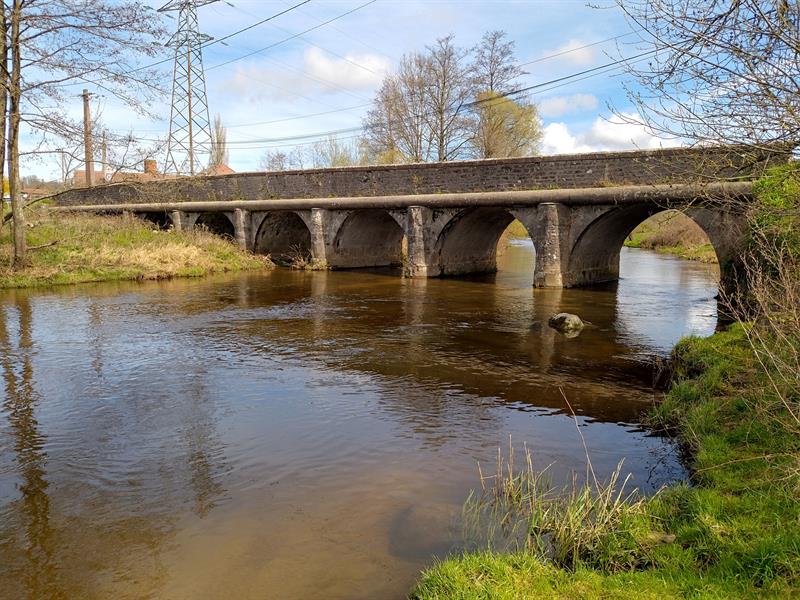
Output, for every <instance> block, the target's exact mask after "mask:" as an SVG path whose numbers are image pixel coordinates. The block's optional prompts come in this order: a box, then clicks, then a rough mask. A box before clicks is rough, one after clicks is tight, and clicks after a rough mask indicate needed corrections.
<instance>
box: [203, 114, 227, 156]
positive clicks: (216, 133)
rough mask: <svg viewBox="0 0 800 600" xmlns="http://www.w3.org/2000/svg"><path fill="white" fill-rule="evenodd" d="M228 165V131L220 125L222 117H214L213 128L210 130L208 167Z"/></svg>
mask: <svg viewBox="0 0 800 600" xmlns="http://www.w3.org/2000/svg"><path fill="white" fill-rule="evenodd" d="M227 164H228V130H227V129H225V127H224V126H223V125H222V117H221V116H220V115H217V116H215V117H214V128H213V129H212V130H211V160H210V161H209V165H208V166H209V167H219V166H222V165H227Z"/></svg>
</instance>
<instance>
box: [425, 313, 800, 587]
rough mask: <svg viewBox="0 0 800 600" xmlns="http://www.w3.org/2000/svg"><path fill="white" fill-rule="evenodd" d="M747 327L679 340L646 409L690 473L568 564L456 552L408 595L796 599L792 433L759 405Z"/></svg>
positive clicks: (799, 531)
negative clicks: (669, 372) (665, 380)
mask: <svg viewBox="0 0 800 600" xmlns="http://www.w3.org/2000/svg"><path fill="white" fill-rule="evenodd" d="M750 327H751V326H750V325H748V324H744V323H734V324H733V325H731V326H729V327H728V328H727V329H726V330H724V331H721V332H717V333H715V334H714V335H712V336H710V337H708V338H693V337H690V338H684V339H683V340H681V341H680V342H679V343H678V344H677V345H676V346H675V349H674V350H673V353H672V360H671V364H672V365H671V366H672V369H673V378H672V383H671V384H670V386H669V389H668V391H667V392H666V394H665V396H664V399H663V401H662V402H661V403H660V404H657V405H655V406H654V407H653V408H652V409H651V410H650V411H649V413H648V415H647V417H646V419H645V423H646V424H648V425H649V426H650V427H651V428H653V429H654V430H656V431H662V432H666V431H668V432H674V433H675V434H676V436H677V438H678V441H679V443H680V444H681V445H682V446H684V447H685V448H686V449H687V450H688V452H689V457H690V458H689V463H690V464H689V472H690V482H691V483H678V484H674V485H671V486H668V487H666V488H664V489H663V490H661V491H660V492H658V493H657V494H655V495H654V496H651V497H648V498H642V499H641V500H642V502H641V503H639V502H638V501H637V511H638V510H639V508H641V511H640V512H636V511H631V514H629V515H627V516H625V517H624V518H622V519H621V520H620V521H619V522H616V523H614V524H613V527H609V528H608V530H607V531H603V532H602V534H601V535H600V536H599V537H598V539H595V540H593V541H592V544H589V545H588V546H587V547H586V548H581V547H580V546H579V544H580V542H579V541H577V540H576V542H575V544H576V552H578V553H579V554H580V556H579V557H577V560H576V564H575V565H574V566H573V567H572V568H570V567H568V566H567V565H563V564H557V562H556V561H554V559H553V557H552V556H543V555H537V553H536V552H532V551H518V552H511V553H506V552H499V551H491V550H488V549H487V550H484V551H479V552H467V553H464V554H461V555H458V556H454V557H450V558H448V559H445V560H443V561H440V562H438V563H437V564H435V565H434V566H432V567H431V568H429V569H427V570H425V571H424V572H423V573H422V574H421V577H420V579H419V580H418V582H417V584H416V586H415V588H414V589H413V590H412V592H411V594H410V596H409V597H410V598H412V599H414V600H433V599H436V598H522V597H547V598H551V597H555V598H574V597H580V598H598V599H599V598H629V597H631V590H633V589H635V590H636V597H637V598H684V597H686V596H687V595H690V596H692V597H695V596H696V595H697V594H700V595H699V596H697V597H709V598H721V597H725V598H750V597H762V595H768V596H769V597H776V598H789V597H797V596H796V594H798V593H800V503H798V502H797V500H796V493H797V489H798V486H800V481H798V479H799V478H800V476H798V473H797V471H796V470H795V467H794V466H793V465H792V464H791V461H792V458H791V457H792V456H793V453H794V452H796V448H795V446H796V445H797V440H796V439H792V435H790V433H787V430H785V429H781V427H779V426H778V425H776V423H775V422H773V421H772V419H771V418H770V417H769V416H768V415H767V414H765V413H768V412H772V413H775V412H776V411H779V410H780V406H779V402H778V401H777V399H776V398H774V397H772V395H771V394H770V391H769V386H768V384H767V381H766V380H767V379H768V375H767V374H766V373H763V372H760V371H759V370H758V366H757V359H756V357H755V356H754V353H753V351H752V348H751V347H750V344H749V342H748V331H749V328H750ZM787 448H788V449H789V451H788V452H787ZM783 453H785V454H783ZM589 518H590V519H591V518H592V516H590V517H589ZM701 591H702V593H700V592H701Z"/></svg>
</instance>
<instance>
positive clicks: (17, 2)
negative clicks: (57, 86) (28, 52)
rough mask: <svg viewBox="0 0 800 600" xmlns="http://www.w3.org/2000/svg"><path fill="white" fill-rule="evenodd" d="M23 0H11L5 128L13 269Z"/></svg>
mask: <svg viewBox="0 0 800 600" xmlns="http://www.w3.org/2000/svg"><path fill="white" fill-rule="evenodd" d="M21 12H22V0H14V6H13V8H12V9H11V37H10V42H11V44H10V48H9V50H10V51H11V79H10V81H9V86H8V87H9V99H10V103H9V128H8V189H9V193H10V194H11V215H12V217H13V221H14V259H13V261H12V263H11V268H12V269H21V268H22V267H24V266H25V263H26V261H27V243H26V240H25V215H24V213H23V210H22V194H21V193H20V189H19V188H20V181H19V120H20V96H21V92H20V56H19V51H20V20H21V17H22V15H21Z"/></svg>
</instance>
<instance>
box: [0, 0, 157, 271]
mask: <svg viewBox="0 0 800 600" xmlns="http://www.w3.org/2000/svg"><path fill="white" fill-rule="evenodd" d="M3 17H4V20H5V23H7V26H6V25H0V27H7V35H6V36H5V37H4V39H5V40H7V46H6V48H5V50H6V61H5V62H4V63H3V64H2V67H0V86H2V89H3V90H4V92H5V93H7V94H8V125H7V127H8V129H7V131H8V133H7V136H8V137H7V139H6V140H5V142H6V160H7V161H8V176H9V188H10V194H11V205H12V216H13V227H14V234H13V239H14V258H13V263H12V266H13V267H14V268H19V267H21V266H23V265H24V264H25V262H26V244H25V223H24V214H23V207H22V201H21V197H20V190H19V163H20V156H21V151H20V126H21V124H23V123H24V125H25V126H26V128H28V129H30V132H31V133H32V134H33V135H34V136H36V137H38V138H39V144H38V146H37V147H36V148H35V149H34V150H33V151H32V152H34V153H42V152H45V151H47V147H48V146H53V145H56V146H58V145H59V144H63V142H64V141H65V140H66V141H69V140H72V141H74V140H77V139H80V136H81V134H82V127H81V124H80V123H78V122H75V121H74V120H72V119H70V118H69V117H68V116H67V111H66V110H65V103H66V102H68V101H72V100H73V97H74V96H73V94H71V93H70V87H69V86H70V85H71V84H74V83H80V84H82V85H86V84H87V83H88V84H95V85H97V86H98V87H101V88H102V89H103V91H104V93H105V94H107V95H112V96H115V97H116V98H119V99H121V100H122V101H124V102H125V103H126V104H128V105H129V106H131V107H133V108H134V109H135V110H138V111H140V112H142V113H146V112H147V107H148V106H149V105H150V101H151V100H152V99H153V98H155V97H156V96H160V95H161V94H162V93H163V90H162V89H161V88H160V87H159V86H158V85H157V83H158V81H159V80H160V77H159V74H158V72H157V71H155V70H154V69H152V68H146V67H142V66H140V65H139V64H138V62H137V61H138V59H139V58H150V57H154V56H157V55H159V54H160V53H161V52H162V51H163V46H162V45H161V44H159V43H158V42H159V40H160V39H161V38H162V37H163V36H164V34H165V31H164V29H163V28H162V26H161V24H160V21H159V19H158V15H157V14H155V13H154V12H153V11H152V10H151V9H150V8H149V7H147V6H146V5H145V4H144V3H142V2H139V1H136V0H120V1H116V0H82V1H81V2H75V1H73V0H14V1H13V2H5V3H4V4H3ZM0 50H1V49H0ZM1 55H2V52H0V56H1Z"/></svg>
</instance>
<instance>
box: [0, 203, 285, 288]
mask: <svg viewBox="0 0 800 600" xmlns="http://www.w3.org/2000/svg"><path fill="white" fill-rule="evenodd" d="M28 224H29V229H28V234H27V238H28V244H29V248H30V252H29V265H28V267H26V268H25V269H23V270H20V271H11V269H10V268H9V267H8V265H9V264H10V262H11V252H12V250H11V241H10V234H11V232H10V227H9V225H6V226H5V227H4V228H3V230H2V231H0V265H2V266H0V288H21V287H37V286H49V285H61V284H71V283H83V282H90V281H117V280H131V279H133V280H148V279H169V278H173V277H199V276H202V275H208V274H212V273H222V272H228V271H244V270H253V269H264V268H269V267H270V266H271V263H270V262H269V261H268V260H266V259H265V258H264V257H258V256H253V255H251V254H249V253H247V252H243V251H242V250H240V249H239V248H238V247H237V246H236V245H235V244H234V243H233V242H231V241H230V240H226V239H223V238H221V237H219V236H216V235H213V234H211V233H208V232H206V231H192V232H182V233H178V232H175V231H159V230H157V229H154V227H153V226H152V225H150V224H149V223H147V222H145V221H142V220H140V219H137V218H135V217H130V216H127V217H126V216H113V217H112V216H95V215H64V214H54V213H48V212H47V211H46V210H45V209H37V210H35V211H33V210H32V211H30V213H29V215H28Z"/></svg>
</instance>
